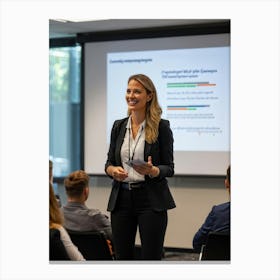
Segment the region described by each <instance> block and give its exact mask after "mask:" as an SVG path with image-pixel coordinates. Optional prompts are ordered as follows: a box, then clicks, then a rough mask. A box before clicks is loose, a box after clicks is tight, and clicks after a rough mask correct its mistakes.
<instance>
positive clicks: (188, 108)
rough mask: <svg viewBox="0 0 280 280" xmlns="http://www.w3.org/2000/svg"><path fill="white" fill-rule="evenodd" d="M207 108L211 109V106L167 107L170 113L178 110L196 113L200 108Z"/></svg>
mask: <svg viewBox="0 0 280 280" xmlns="http://www.w3.org/2000/svg"><path fill="white" fill-rule="evenodd" d="M205 107H210V105H186V106H174V105H173V106H172V105H169V106H167V110H168V111H177V110H183V111H186V110H192V111H195V110H197V109H198V108H205Z"/></svg>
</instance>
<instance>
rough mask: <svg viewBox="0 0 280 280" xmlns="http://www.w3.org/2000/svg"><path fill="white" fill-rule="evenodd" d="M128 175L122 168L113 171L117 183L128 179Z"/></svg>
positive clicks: (118, 167)
mask: <svg viewBox="0 0 280 280" xmlns="http://www.w3.org/2000/svg"><path fill="white" fill-rule="evenodd" d="M127 176H128V174H127V172H126V171H125V170H124V169H123V168H122V167H121V166H115V167H113V169H112V177H113V178H114V179H115V180H116V181H120V182H121V181H123V180H124V179H125V178H127Z"/></svg>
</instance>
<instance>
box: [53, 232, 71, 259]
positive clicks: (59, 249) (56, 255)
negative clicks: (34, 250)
mask: <svg viewBox="0 0 280 280" xmlns="http://www.w3.org/2000/svg"><path fill="white" fill-rule="evenodd" d="M49 259H50V261H63V260H70V258H69V256H68V254H67V252H66V249H65V247H64V244H63V242H62V241H61V239H60V231H59V230H58V229H54V228H50V235H49Z"/></svg>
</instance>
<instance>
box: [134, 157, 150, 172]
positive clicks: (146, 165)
mask: <svg viewBox="0 0 280 280" xmlns="http://www.w3.org/2000/svg"><path fill="white" fill-rule="evenodd" d="M153 168H155V167H154V166H153V163H152V157H151V156H149V157H148V162H146V163H144V164H140V165H138V164H137V165H136V164H133V169H134V170H135V171H136V172H138V173H139V174H141V175H152V171H153Z"/></svg>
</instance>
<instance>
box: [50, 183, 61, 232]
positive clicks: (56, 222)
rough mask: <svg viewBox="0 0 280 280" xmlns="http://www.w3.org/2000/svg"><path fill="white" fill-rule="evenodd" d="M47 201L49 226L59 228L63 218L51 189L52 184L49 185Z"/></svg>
mask: <svg viewBox="0 0 280 280" xmlns="http://www.w3.org/2000/svg"><path fill="white" fill-rule="evenodd" d="M49 189H50V193H49V200H50V202H49V203H50V205H49V215H50V216H49V226H50V228H59V227H60V226H62V224H63V217H62V214H61V212H60V209H59V206H58V202H57V199H56V196H55V194H54V190H53V187H52V184H51V183H49Z"/></svg>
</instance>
